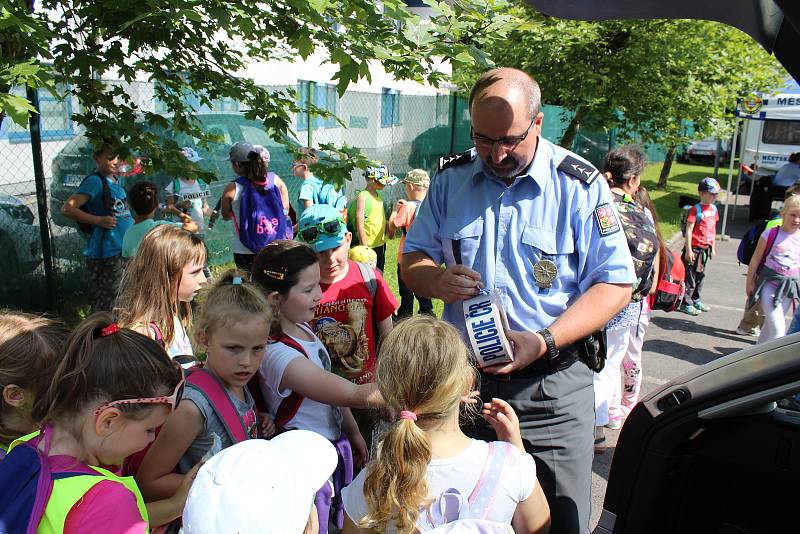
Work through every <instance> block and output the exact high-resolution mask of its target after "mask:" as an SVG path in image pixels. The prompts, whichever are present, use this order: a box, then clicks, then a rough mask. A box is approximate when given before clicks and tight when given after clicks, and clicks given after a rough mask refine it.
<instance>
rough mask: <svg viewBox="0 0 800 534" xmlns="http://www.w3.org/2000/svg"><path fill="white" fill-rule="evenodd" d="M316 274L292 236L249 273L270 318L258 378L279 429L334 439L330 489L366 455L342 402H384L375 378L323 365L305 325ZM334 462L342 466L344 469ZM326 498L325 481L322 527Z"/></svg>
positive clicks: (326, 359) (263, 254)
mask: <svg viewBox="0 0 800 534" xmlns="http://www.w3.org/2000/svg"><path fill="white" fill-rule="evenodd" d="M319 276H320V274H319V258H318V256H317V253H316V252H314V249H312V248H311V247H310V246H308V245H306V244H305V243H301V242H299V241H289V240H283V239H280V240H276V241H272V242H271V243H269V244H268V245H267V246H266V247H264V248H263V249H261V251H260V252H259V253H258V255H257V256H256V259H255V261H254V262H253V270H252V280H253V282H254V283H255V284H256V285H258V286H260V287H261V289H262V290H263V291H264V293H265V294H266V296H267V299H268V300H269V301H270V303H271V304H272V305H273V306H274V307H275V311H276V313H275V316H276V317H277V318H278V321H277V323H278V324H274V325H273V329H272V333H273V340H275V342H274V343H273V344H271V345H270V346H269V347H268V349H267V355H266V357H265V358H264V361H263V362H262V363H261V369H260V371H259V381H260V385H261V392H262V394H263V396H264V399H265V400H266V403H267V407H268V408H269V413H270V415H271V416H272V417H273V418H274V419H275V425H276V426H277V427H278V428H279V429H281V430H290V429H297V430H311V431H314V432H317V433H319V434H321V435H323V436H325V437H326V438H327V439H329V440H330V441H332V442H334V444H335V445H336V447H337V450H338V451H339V453H340V458H341V460H343V461H340V467H339V468H337V472H336V473H334V481H333V482H334V484H333V485H334V488H333V490H334V492H338V490H339V489H340V487H343V486H344V485H346V484H348V483H349V482H350V480H351V479H352V472H353V471H352V469H353V467H356V468H357V467H359V466H360V465H362V464H363V463H364V462H365V461H366V459H367V454H368V451H367V444H366V442H365V441H364V438H363V437H362V436H361V433H360V432H359V430H358V426H357V425H356V422H355V420H354V419H353V415H352V414H351V413H350V407H354V408H375V407H379V406H383V404H384V403H383V399H382V397H381V395H380V393H379V392H378V388H377V385H376V384H374V383H372V384H363V385H356V384H353V383H352V382H350V381H349V380H346V379H344V378H342V377H340V376H337V375H335V374H333V373H331V372H330V370H331V359H330V356H329V355H328V351H327V350H326V349H325V345H323V344H322V342H321V341H320V340H319V339H318V338H317V336H316V335H314V332H313V331H312V330H311V329H310V328H309V327H308V325H307V324H306V323H307V322H308V321H310V320H312V319H313V318H314V311H315V308H316V306H317V304H319V301H320V299H321V298H322V291H321V289H320V287H319ZM348 449H349V451H348ZM350 458H351V459H350ZM348 464H349V465H348ZM340 469H341V471H349V476H344V473H342V472H341V471H340ZM337 474H338V475H343V476H337ZM331 497H332V492H331V491H330V487H329V486H328V485H327V484H326V486H323V488H322V489H321V490H320V492H319V493H318V494H317V499H316V505H317V511H318V513H319V524H320V532H325V531H326V530H325V529H327V525H328V511H327V508H330V499H331ZM339 522H341V521H339ZM339 528H341V524H340V525H339Z"/></svg>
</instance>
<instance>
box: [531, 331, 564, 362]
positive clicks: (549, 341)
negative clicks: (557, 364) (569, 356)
mask: <svg viewBox="0 0 800 534" xmlns="http://www.w3.org/2000/svg"><path fill="white" fill-rule="evenodd" d="M536 333H537V334H539V335H540V336H542V337H543V338H544V344H545V345H547V352H545V353H544V355H543V357H544V358H546V359H547V360H548V361H553V360H555V359H556V358H558V354H559V350H558V347H556V341H555V340H554V339H553V334H551V333H550V330H548V329H547V328H542V329H541V330H539V331H538V332H536Z"/></svg>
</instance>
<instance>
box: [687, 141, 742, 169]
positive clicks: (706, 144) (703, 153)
mask: <svg viewBox="0 0 800 534" xmlns="http://www.w3.org/2000/svg"><path fill="white" fill-rule="evenodd" d="M729 145H730V142H729V141H722V143H721V145H720V146H721V150H720V155H719V157H720V163H722V162H726V161H728V159H729V158H730V146H729ZM716 153H717V139H716V138H714V137H710V138H708V139H702V140H694V141H690V142H689V144H688V145H687V146H686V147H685V148H684V149H683V151H682V152H681V154H680V158H679V159H680V160H681V161H684V162H686V163H706V164H713V163H714V158H715V155H716Z"/></svg>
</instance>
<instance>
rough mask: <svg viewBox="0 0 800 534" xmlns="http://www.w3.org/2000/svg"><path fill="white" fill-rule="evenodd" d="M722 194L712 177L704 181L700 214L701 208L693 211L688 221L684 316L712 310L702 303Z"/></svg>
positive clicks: (684, 256) (712, 255)
mask: <svg viewBox="0 0 800 534" xmlns="http://www.w3.org/2000/svg"><path fill="white" fill-rule="evenodd" d="M721 190H722V188H720V186H719V182H717V181H716V180H715V179H713V178H711V177H706V178H703V179H702V180H700V184H699V185H698V186H697V191H698V192H699V193H700V213H698V210H697V206H692V207H691V208H689V214H688V216H687V217H686V235H685V239H686V242H685V243H684V253H683V264H684V265H685V267H686V294H685V296H684V297H683V304H681V307H680V308H679V309H680V311H682V312H683V313H687V314H689V315H699V314H700V312H707V311H709V310H710V309H711V307H710V306H709V305H708V304H704V303H703V302H702V301H701V300H700V291H701V290H702V289H703V278H705V275H706V273H705V270H706V263H708V260H709V259H711V258H713V257H714V254H715V253H716V250H717V249H716V235H717V221H718V220H719V214H718V213H717V207H716V206H715V205H714V201H715V200H716V199H717V195H718V194H719V192H720V191H721Z"/></svg>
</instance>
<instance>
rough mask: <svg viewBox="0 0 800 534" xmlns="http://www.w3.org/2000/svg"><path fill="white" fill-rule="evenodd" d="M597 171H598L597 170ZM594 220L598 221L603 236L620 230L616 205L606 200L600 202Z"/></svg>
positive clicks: (598, 227)
mask: <svg viewBox="0 0 800 534" xmlns="http://www.w3.org/2000/svg"><path fill="white" fill-rule="evenodd" d="M595 172H597V171H595ZM594 220H595V222H596V223H597V229H598V230H599V231H600V235H601V236H604V237H605V236H607V235H611V234H613V233H615V232H619V229H620V224H619V218H618V217H617V212H616V210H615V209H614V206H612V205H611V204H609V203H608V202H606V203H605V204H600V205H599V206H597V208H595V210H594Z"/></svg>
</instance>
